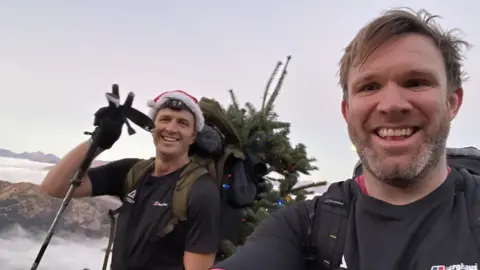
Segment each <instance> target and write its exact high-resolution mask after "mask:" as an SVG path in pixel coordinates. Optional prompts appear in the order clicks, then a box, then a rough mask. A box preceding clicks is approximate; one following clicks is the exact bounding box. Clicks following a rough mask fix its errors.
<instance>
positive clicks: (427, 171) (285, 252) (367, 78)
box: [213, 9, 480, 270]
mask: <svg viewBox="0 0 480 270" xmlns="http://www.w3.org/2000/svg"><path fill="white" fill-rule="evenodd" d="M434 19H435V16H432V15H430V14H428V13H427V12H426V11H423V10H422V11H419V12H414V11H411V10H407V9H394V10H390V11H388V12H386V13H385V14H383V15H382V16H380V17H378V18H376V19H375V20H373V21H372V22H370V23H369V24H367V25H366V26H365V27H363V28H362V29H361V30H360V31H359V32H358V34H357V35H356V37H355V38H354V39H353V40H352V41H351V42H350V44H349V45H348V46H347V47H346V50H345V53H344V55H343V57H342V59H341V60H340V72H339V73H340V85H341V87H342V89H343V100H342V102H341V111H342V114H343V116H344V118H345V121H346V123H347V126H348V133H349V136H350V139H351V141H352V142H353V144H354V145H355V147H356V149H357V151H358V155H359V157H360V160H361V162H362V163H363V166H364V172H363V175H361V176H359V177H356V178H355V179H350V180H347V181H343V182H338V183H334V184H332V185H331V186H330V187H329V189H328V191H327V192H326V193H324V194H323V195H322V196H319V197H316V198H314V199H313V200H311V201H305V202H301V203H298V204H296V205H294V206H291V207H288V208H285V209H282V210H279V211H277V212H275V213H274V214H272V215H271V216H270V217H269V218H267V219H266V220H265V221H264V222H262V224H260V225H259V227H258V228H257V229H256V230H255V232H254V233H253V234H252V236H251V237H250V238H249V239H248V241H247V243H246V245H245V246H243V247H241V248H239V250H238V252H237V253H236V254H234V255H233V256H232V257H231V258H229V259H227V260H226V261H224V262H221V263H219V264H218V265H217V266H215V267H214V268H213V269H226V270H247V269H248V270H298V269H310V268H311V269H361V270H385V269H434V270H441V269H477V267H478V264H479V263H480V252H479V248H480V242H479V241H480V236H479V230H478V229H479V228H477V225H480V224H479V221H478V220H479V219H478V215H479V214H480V212H476V215H474V214H472V213H474V211H470V210H471V209H472V208H471V206H472V205H474V204H475V203H476V202H478V203H479V204H478V205H480V198H479V195H478V194H480V180H479V179H480V178H479V177H478V176H474V175H472V174H471V173H470V172H468V171H466V170H463V169H459V168H455V167H450V166H448V165H447V158H446V140H447V137H448V134H449V129H450V123H451V121H452V120H453V119H454V118H455V117H456V115H457V113H458V111H459V109H460V107H461V105H462V100H463V89H462V82H463V74H462V60H463V55H462V49H463V48H464V47H468V43H467V42H465V41H463V40H461V39H459V38H457V37H455V36H454V32H451V31H450V32H446V31H443V30H442V29H440V27H439V26H438V25H436V24H435V22H434ZM476 211H478V209H477V210H476ZM337 221H338V222H337ZM474 229H477V230H474ZM339 267H340V268H339Z"/></svg>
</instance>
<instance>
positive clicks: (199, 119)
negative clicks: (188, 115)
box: [147, 90, 205, 132]
mask: <svg viewBox="0 0 480 270" xmlns="http://www.w3.org/2000/svg"><path fill="white" fill-rule="evenodd" d="M169 99H177V100H180V101H181V102H183V104H185V106H187V107H188V108H189V109H190V110H191V111H192V112H193V116H195V124H196V130H197V132H200V131H202V129H203V126H204V125H205V119H204V117H203V113H202V110H201V109H200V106H199V105H198V100H197V99H196V98H195V97H194V96H192V95H190V94H188V93H187V92H185V91H183V90H173V91H167V92H164V93H161V94H160V95H158V96H157V97H156V98H154V99H152V100H149V101H147V106H148V107H149V108H150V110H149V111H148V116H150V118H151V119H153V118H154V117H155V115H156V114H157V111H158V109H159V108H161V107H162V105H163V104H165V102H167V101H168V100H169Z"/></svg>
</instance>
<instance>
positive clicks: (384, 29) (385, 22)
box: [339, 8, 470, 98]
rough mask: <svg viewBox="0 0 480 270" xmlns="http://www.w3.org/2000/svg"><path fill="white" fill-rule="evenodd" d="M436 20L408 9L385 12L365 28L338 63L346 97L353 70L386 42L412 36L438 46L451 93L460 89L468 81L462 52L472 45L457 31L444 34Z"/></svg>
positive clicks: (436, 16) (428, 15) (428, 14)
mask: <svg viewBox="0 0 480 270" xmlns="http://www.w3.org/2000/svg"><path fill="white" fill-rule="evenodd" d="M436 18H440V17H439V16H438V15H432V14H430V13H428V12H427V11H426V10H423V9H421V10H419V11H417V12H415V11H414V10H412V9H408V8H397V9H392V10H388V11H386V12H385V13H384V14H382V15H381V16H380V17H378V18H376V19H374V20H373V21H371V22H370V23H369V24H367V25H366V26H364V27H363V28H362V29H361V30H360V31H359V32H358V33H357V35H356V36H355V38H354V39H353V40H352V41H351V42H350V44H348V46H347V47H346V48H345V52H344V54H343V56H342V59H341V60H340V63H339V66H340V67H339V74H340V86H341V87H342V89H343V97H344V98H346V97H347V93H348V73H349V70H350V68H351V67H352V66H354V65H361V64H362V63H363V62H365V61H366V59H367V58H368V57H369V56H370V55H371V54H372V53H373V51H375V50H376V49H377V48H378V47H379V46H381V45H382V44H384V43H385V42H387V41H389V40H391V39H392V38H395V37H398V36H400V35H403V34H409V33H417V34H421V35H424V36H426V37H429V38H431V39H432V40H433V41H434V42H435V44H436V45H437V47H438V49H439V50H440V51H441V53H442V55H443V59H444V62H445V67H446V71H447V81H448V84H449V87H450V88H452V89H456V88H458V87H461V85H462V82H463V81H464V80H465V78H466V77H465V74H464V72H463V70H462V68H463V65H462V61H463V59H464V55H463V54H462V48H466V49H468V48H469V47H470V44H469V43H468V42H466V41H464V40H462V39H460V38H459V37H458V36H457V35H456V34H457V32H458V29H453V30H450V31H445V30H443V29H442V28H441V27H440V26H439V25H438V24H437V23H436V22H435V19H436Z"/></svg>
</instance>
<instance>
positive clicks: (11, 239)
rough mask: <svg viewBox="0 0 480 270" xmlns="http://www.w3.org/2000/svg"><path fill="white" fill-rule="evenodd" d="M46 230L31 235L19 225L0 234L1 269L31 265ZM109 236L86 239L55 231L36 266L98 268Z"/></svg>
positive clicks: (60, 269)
mask: <svg viewBox="0 0 480 270" xmlns="http://www.w3.org/2000/svg"><path fill="white" fill-rule="evenodd" d="M45 235H46V233H42V234H38V235H34V234H32V233H29V232H27V231H25V230H23V229H22V228H21V227H19V226H13V227H12V228H10V229H9V230H7V231H4V232H3V233H1V234H0V265H1V269H2V270H25V269H30V267H31V266H32V263H33V261H34V260H35V257H36V256H37V254H38V251H39V249H40V247H41V245H42V243H43V239H44V237H45ZM107 242H108V239H106V238H104V239H88V238H85V237H82V236H80V235H73V234H72V235H69V236H62V237H59V236H58V235H54V236H53V238H52V241H51V243H50V245H49V246H48V248H47V250H46V252H45V254H44V255H43V258H42V260H41V262H40V266H39V267H38V270H66V269H68V270H83V269H85V268H87V269H91V270H97V269H101V268H102V265H103V257H104V255H105V253H104V252H103V250H102V249H104V248H105V247H106V245H107Z"/></svg>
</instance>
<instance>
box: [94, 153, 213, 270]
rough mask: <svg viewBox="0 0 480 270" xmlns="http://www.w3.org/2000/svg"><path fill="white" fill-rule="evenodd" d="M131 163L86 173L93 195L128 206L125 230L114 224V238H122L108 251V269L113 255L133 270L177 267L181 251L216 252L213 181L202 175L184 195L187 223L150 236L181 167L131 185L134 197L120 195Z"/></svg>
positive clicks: (163, 212)
mask: <svg viewBox="0 0 480 270" xmlns="http://www.w3.org/2000/svg"><path fill="white" fill-rule="evenodd" d="M137 161H138V159H122V160H118V161H114V162H111V163H108V164H106V165H104V166H100V167H97V168H93V169H91V170H90V171H89V173H88V175H89V177H90V179H91V182H92V195H93V196H100V195H112V196H117V197H119V198H121V199H122V201H124V203H125V204H126V205H129V207H132V208H131V210H129V211H128V212H129V216H128V219H129V220H130V222H127V223H129V225H122V226H123V227H129V228H128V230H127V228H121V227H122V226H121V225H118V226H117V234H121V235H122V237H121V238H126V240H123V239H122V241H117V244H119V243H121V245H122V247H121V248H119V247H118V246H117V247H116V248H115V247H114V251H113V254H112V257H113V258H112V261H113V262H114V263H113V265H114V269H115V257H117V258H119V257H129V258H130V259H129V261H128V263H127V261H125V262H124V264H128V265H129V267H134V268H135V269H137V268H138V269H140V267H142V268H141V269H183V253H184V251H187V252H192V253H202V254H205V253H216V252H217V250H218V244H219V231H220V230H219V224H220V195H219V191H218V189H217V187H216V186H215V184H214V182H213V180H212V179H209V176H207V175H205V176H202V177H200V178H199V179H198V180H197V181H196V182H195V183H194V184H193V186H192V188H191V190H190V193H189V197H188V217H187V220H186V221H183V222H180V224H179V225H178V226H176V227H175V230H174V231H173V232H172V233H170V234H168V235H166V236H165V237H163V238H159V237H158V238H155V237H152V236H153V235H155V233H153V234H152V231H153V230H156V229H157V228H158V225H157V223H158V218H159V216H160V215H166V214H168V212H171V205H170V204H171V202H172V195H173V188H174V187H175V184H176V182H177V181H178V180H179V179H180V173H181V172H182V170H183V168H182V169H180V170H178V171H176V172H172V173H170V174H168V175H164V176H160V177H154V176H152V175H148V176H147V177H146V178H145V179H142V180H141V181H140V183H139V184H138V185H137V188H136V190H135V195H133V193H132V192H130V193H129V194H124V190H123V187H124V181H125V178H126V175H127V173H128V171H129V170H130V168H131V167H132V166H133V165H134V164H135V163H136V162H137ZM132 195H133V196H132ZM127 198H128V199H127ZM133 202H134V203H133ZM120 213H121V214H120V215H122V212H120ZM120 218H121V217H119V221H120ZM127 231H128V232H127ZM125 234H128V235H129V237H125ZM117 238H118V235H117V236H116V240H117ZM127 238H128V239H127ZM116 250H117V251H118V250H122V252H120V251H118V252H119V253H122V254H115V252H116Z"/></svg>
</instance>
